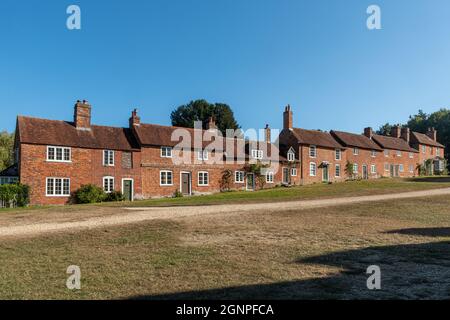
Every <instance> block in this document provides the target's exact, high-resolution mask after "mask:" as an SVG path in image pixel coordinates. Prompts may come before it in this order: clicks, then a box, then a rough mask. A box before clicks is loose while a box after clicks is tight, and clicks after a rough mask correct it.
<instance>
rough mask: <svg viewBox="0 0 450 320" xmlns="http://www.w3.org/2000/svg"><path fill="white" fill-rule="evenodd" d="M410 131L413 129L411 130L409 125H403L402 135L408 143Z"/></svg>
mask: <svg viewBox="0 0 450 320" xmlns="http://www.w3.org/2000/svg"><path fill="white" fill-rule="evenodd" d="M410 132H411V130H409V128H408V127H403V128H402V133H401V137H402V139H403V140H405V141H406V142H408V143H409V137H410Z"/></svg>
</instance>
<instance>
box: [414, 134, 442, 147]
mask: <svg viewBox="0 0 450 320" xmlns="http://www.w3.org/2000/svg"><path fill="white" fill-rule="evenodd" d="M411 142H416V143H420V144H425V145H427V146H433V147H440V148H444V146H443V145H442V144H440V143H439V142H437V141H434V140H433V139H431V138H430V137H429V136H427V135H426V134H423V133H419V132H414V131H413V132H411Z"/></svg>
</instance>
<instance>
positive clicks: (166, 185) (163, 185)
mask: <svg viewBox="0 0 450 320" xmlns="http://www.w3.org/2000/svg"><path fill="white" fill-rule="evenodd" d="M163 172H170V173H171V176H172V183H170V184H162V183H161V182H162V181H161V173H163ZM166 180H167V177H166ZM159 185H160V186H161V187H170V186H173V171H172V170H159Z"/></svg>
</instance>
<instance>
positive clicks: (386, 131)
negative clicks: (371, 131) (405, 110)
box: [376, 122, 392, 136]
mask: <svg viewBox="0 0 450 320" xmlns="http://www.w3.org/2000/svg"><path fill="white" fill-rule="evenodd" d="M391 129H392V124H390V123H389V122H387V123H385V124H383V125H382V126H381V127H380V128H379V129H378V130H377V131H376V134H381V135H383V136H388V135H390V134H391Z"/></svg>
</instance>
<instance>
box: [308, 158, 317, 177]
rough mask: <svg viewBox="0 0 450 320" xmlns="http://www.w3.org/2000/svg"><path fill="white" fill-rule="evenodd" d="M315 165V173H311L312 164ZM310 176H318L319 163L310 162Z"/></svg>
mask: <svg viewBox="0 0 450 320" xmlns="http://www.w3.org/2000/svg"><path fill="white" fill-rule="evenodd" d="M312 164H313V165H314V174H311V165H312ZM309 176H310V177H317V163H315V162H310V163H309Z"/></svg>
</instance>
